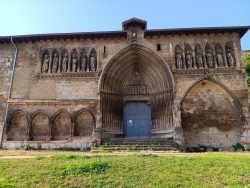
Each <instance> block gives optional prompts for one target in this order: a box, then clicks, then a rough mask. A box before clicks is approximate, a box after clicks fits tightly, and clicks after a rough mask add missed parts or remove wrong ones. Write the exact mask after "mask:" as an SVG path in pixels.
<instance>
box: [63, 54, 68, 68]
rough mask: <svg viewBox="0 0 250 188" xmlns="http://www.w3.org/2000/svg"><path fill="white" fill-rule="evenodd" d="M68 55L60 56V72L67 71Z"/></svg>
mask: <svg viewBox="0 0 250 188" xmlns="http://www.w3.org/2000/svg"><path fill="white" fill-rule="evenodd" d="M68 60H69V58H68V53H67V52H64V54H63V56H62V72H67V69H68Z"/></svg>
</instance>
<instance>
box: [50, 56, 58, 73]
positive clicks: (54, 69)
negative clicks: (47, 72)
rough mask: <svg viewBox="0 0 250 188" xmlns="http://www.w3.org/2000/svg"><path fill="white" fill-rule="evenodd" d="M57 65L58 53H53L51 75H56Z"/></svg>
mask: <svg viewBox="0 0 250 188" xmlns="http://www.w3.org/2000/svg"><path fill="white" fill-rule="evenodd" d="M58 63H59V57H58V53H57V52H55V53H54V54H53V59H52V66H51V72H52V73H56V72H57V70H58Z"/></svg>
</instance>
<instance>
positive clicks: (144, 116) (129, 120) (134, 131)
mask: <svg viewBox="0 0 250 188" xmlns="http://www.w3.org/2000/svg"><path fill="white" fill-rule="evenodd" d="M123 118H124V132H125V137H141V136H143V137H145V136H151V110H150V107H149V106H148V104H147V103H143V102H130V103H127V104H126V105H125V107H124V111H123Z"/></svg>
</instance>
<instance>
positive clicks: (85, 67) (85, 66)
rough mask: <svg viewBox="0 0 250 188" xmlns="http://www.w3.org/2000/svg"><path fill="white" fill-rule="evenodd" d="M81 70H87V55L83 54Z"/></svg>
mask: <svg viewBox="0 0 250 188" xmlns="http://www.w3.org/2000/svg"><path fill="white" fill-rule="evenodd" d="M81 71H83V72H86V71H87V57H86V55H83V56H82V57H81Z"/></svg>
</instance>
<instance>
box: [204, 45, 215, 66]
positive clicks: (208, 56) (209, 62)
mask: <svg viewBox="0 0 250 188" xmlns="http://www.w3.org/2000/svg"><path fill="white" fill-rule="evenodd" d="M205 49H206V60H207V67H208V68H214V56H213V49H212V48H211V46H210V45H209V44H207V45H206V48H205Z"/></svg>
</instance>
